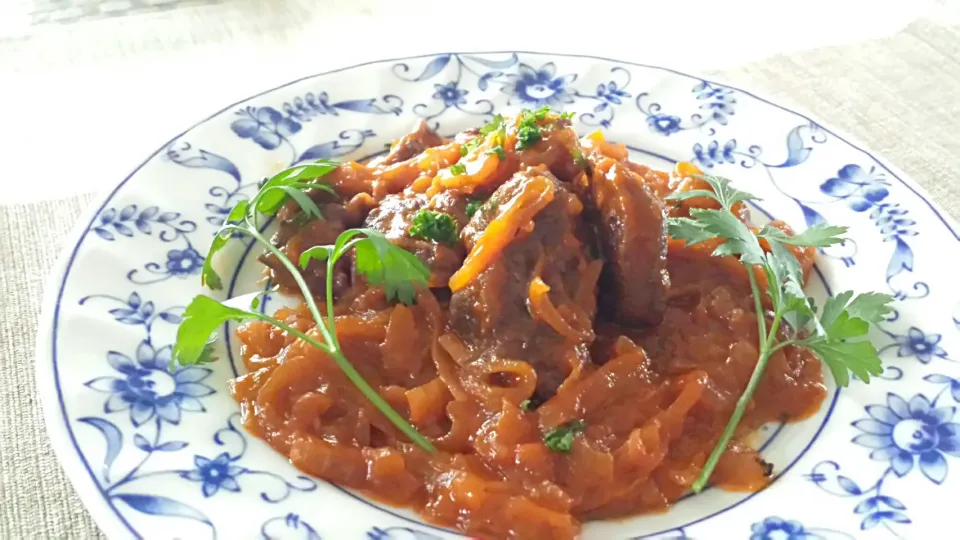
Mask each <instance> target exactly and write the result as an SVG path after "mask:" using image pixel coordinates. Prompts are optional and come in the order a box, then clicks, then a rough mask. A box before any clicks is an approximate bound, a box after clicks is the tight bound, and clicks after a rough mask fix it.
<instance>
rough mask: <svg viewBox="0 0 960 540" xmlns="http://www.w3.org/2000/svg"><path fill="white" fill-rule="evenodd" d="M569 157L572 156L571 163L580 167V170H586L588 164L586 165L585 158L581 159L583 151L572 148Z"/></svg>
mask: <svg viewBox="0 0 960 540" xmlns="http://www.w3.org/2000/svg"><path fill="white" fill-rule="evenodd" d="M571 155H572V156H573V162H574V163H576V165H577V167H580V168H581V169H586V168H587V166H588V165H589V164H588V163H587V158H585V157H583V150H581V149H579V148H574V149H573V151H572V152H571Z"/></svg>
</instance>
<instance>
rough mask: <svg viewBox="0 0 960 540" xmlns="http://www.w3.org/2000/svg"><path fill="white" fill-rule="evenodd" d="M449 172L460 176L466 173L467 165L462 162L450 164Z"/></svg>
mask: <svg viewBox="0 0 960 540" xmlns="http://www.w3.org/2000/svg"><path fill="white" fill-rule="evenodd" d="M450 174H452V175H454V176H462V175H464V174H467V166H466V165H464V164H463V163H454V164H453V165H451V166H450Z"/></svg>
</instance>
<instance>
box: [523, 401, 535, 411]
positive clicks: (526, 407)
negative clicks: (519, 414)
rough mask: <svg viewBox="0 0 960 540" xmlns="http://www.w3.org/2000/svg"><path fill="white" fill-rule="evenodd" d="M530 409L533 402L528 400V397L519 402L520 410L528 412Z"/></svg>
mask: <svg viewBox="0 0 960 540" xmlns="http://www.w3.org/2000/svg"><path fill="white" fill-rule="evenodd" d="M531 409H533V402H532V401H530V400H529V399H525V400H523V401H521V402H520V410H521V411H523V412H529V411H530V410H531Z"/></svg>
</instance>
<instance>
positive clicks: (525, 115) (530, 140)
mask: <svg viewBox="0 0 960 540" xmlns="http://www.w3.org/2000/svg"><path fill="white" fill-rule="evenodd" d="M548 114H550V107H547V106H546V105H544V106H543V107H540V108H539V109H537V110H535V111H530V110H525V111H522V112H521V113H520V124H519V126H518V127H517V147H516V148H517V150H518V151H520V150H526V149H527V148H530V147H531V146H533V145H535V144H537V142H539V141H540V140H541V139H543V133H542V132H541V131H540V125H539V124H538V123H537V122H540V121H543V120H545V119H546V118H547V115H548Z"/></svg>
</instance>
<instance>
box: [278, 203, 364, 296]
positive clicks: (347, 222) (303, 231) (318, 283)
mask: <svg viewBox="0 0 960 540" xmlns="http://www.w3.org/2000/svg"><path fill="white" fill-rule="evenodd" d="M311 197H313V198H314V199H315V201H316V202H317V206H318V208H319V209H320V213H321V215H322V216H323V217H320V218H312V219H307V218H306V217H305V214H303V213H302V212H301V211H300V207H299V206H298V205H297V203H296V202H295V201H292V200H291V201H287V202H286V203H285V204H284V206H283V208H281V209H280V211H279V212H277V220H278V221H279V227H278V228H277V232H276V233H275V234H274V235H273V238H272V239H271V243H273V245H275V246H277V247H279V248H280V249H281V250H282V251H283V252H284V254H286V256H287V257H288V258H289V259H290V260H291V261H294V263H297V262H298V261H299V260H300V254H301V253H303V252H304V251H306V250H307V249H309V248H311V247H313V246H323V245H333V244H334V243H335V242H336V241H337V237H338V236H340V233H342V232H343V231H345V230H347V229H349V228H352V227H357V226H358V225H360V223H362V221H363V214H365V213H366V211H367V210H368V209H369V207H370V205H371V204H372V199H370V197H369V195H366V194H363V193H361V194H359V195H357V196H356V197H354V198H352V199H351V200H350V201H349V202H347V203H346V204H342V203H339V202H330V201H331V200H332V197H331V196H330V195H329V194H327V193H326V192H322V191H315V192H314V193H311ZM260 261H261V262H262V263H263V264H264V265H265V266H266V267H267V268H268V272H269V276H270V279H271V280H273V282H274V283H275V284H277V285H278V286H279V287H280V289H281V290H282V291H284V292H287V293H294V294H300V288H299V287H298V286H297V283H296V281H294V279H293V276H291V275H290V272H289V271H288V270H287V268H286V267H284V266H283V264H282V263H281V262H280V261H279V259H277V257H276V256H275V255H274V254H272V253H269V252H267V253H264V254H263V255H261V256H260ZM334 271H335V275H334V279H333V294H334V297H339V296H340V295H341V294H342V293H343V292H344V291H346V289H348V288H349V287H350V265H349V263H348V262H347V261H346V260H344V261H341V262H339V263H337V266H336V267H334ZM301 275H302V276H303V278H304V281H306V283H307V286H308V287H310V290H311V291H312V292H313V293H314V295H315V296H317V297H318V298H322V297H323V296H324V294H325V291H326V284H327V264H326V263H325V262H320V261H310V264H308V265H307V268H306V269H304V270H301Z"/></svg>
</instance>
